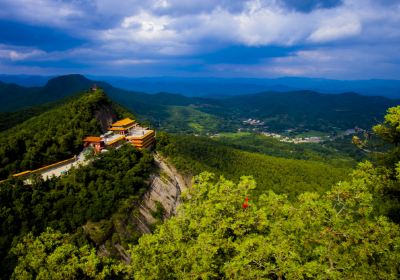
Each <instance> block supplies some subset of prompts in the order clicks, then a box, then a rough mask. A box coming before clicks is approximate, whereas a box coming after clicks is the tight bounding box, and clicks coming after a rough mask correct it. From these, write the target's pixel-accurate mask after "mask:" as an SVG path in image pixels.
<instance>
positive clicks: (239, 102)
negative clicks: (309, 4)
mask: <svg viewBox="0 0 400 280" xmlns="http://www.w3.org/2000/svg"><path fill="white" fill-rule="evenodd" d="M95 83H96V84H98V85H99V86H101V87H102V88H103V89H104V90H105V91H106V92H107V94H108V95H109V97H110V98H111V99H112V100H114V101H116V102H117V103H120V104H124V106H125V107H126V108H128V109H130V110H131V111H133V112H135V113H136V114H137V116H138V117H139V118H140V120H141V121H143V122H147V123H149V124H151V125H153V126H155V127H157V128H158V129H162V130H166V131H169V132H174V133H196V134H207V133H218V132H224V131H225V132H235V131H237V130H238V129H246V130H252V129H257V130H258V131H265V130H267V131H275V132H284V131H286V130H288V129H291V130H292V129H295V130H297V131H298V133H301V132H304V131H308V130H315V131H322V132H326V133H336V132H337V131H341V130H346V129H349V128H354V127H355V126H358V127H362V128H365V129H366V128H369V127H371V126H372V125H373V124H374V123H376V122H377V121H378V120H379V119H382V117H383V115H384V112H385V110H386V109H387V108H389V107H391V106H395V105H398V104H399V103H400V102H399V100H394V99H388V98H385V97H374V96H361V95H358V94H355V93H345V94H321V93H317V92H312V91H292V92H263V93H258V94H251V95H242V96H234V97H230V98H222V99H212V98H197V97H186V96H183V95H179V94H170V93H158V94H146V93H141V92H137V91H127V90H122V89H118V88H115V87H113V86H111V85H109V84H107V83H105V82H95V81H91V80H89V79H87V78H85V77H84V76H82V75H67V76H61V77H57V78H54V79H51V80H49V82H48V83H47V84H46V86H44V87H42V88H22V87H18V86H16V85H13V86H12V87H16V89H15V90H14V89H10V85H3V87H1V86H0V101H1V100H2V99H1V98H6V99H4V100H3V101H4V102H1V103H0V111H3V112H4V111H7V112H11V111H15V110H17V109H21V108H25V107H29V106H34V105H39V104H43V103H46V102H52V101H57V100H60V99H62V98H65V97H67V96H70V95H72V94H74V93H76V92H77V91H81V90H83V89H87V88H89V87H90V86H91V85H93V84H95ZM7 88H8V89H7ZM1 117H2V116H1V115H0V124H1ZM248 118H252V119H258V120H260V121H261V122H263V125H262V126H259V127H251V126H250V127H249V126H244V125H243V121H244V120H246V119H248Z"/></svg>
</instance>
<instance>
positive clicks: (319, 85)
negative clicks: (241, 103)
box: [0, 75, 400, 98]
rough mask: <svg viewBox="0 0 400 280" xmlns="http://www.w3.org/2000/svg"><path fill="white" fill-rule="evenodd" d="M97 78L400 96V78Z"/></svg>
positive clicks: (167, 88) (195, 90)
mask: <svg viewBox="0 0 400 280" xmlns="http://www.w3.org/2000/svg"><path fill="white" fill-rule="evenodd" d="M89 77H90V78H91V79H93V80H101V81H105V82H108V83H109V84H110V85H112V86H114V87H117V88H122V89H125V90H130V91H132V90H133V91H141V92H147V93H152V94H154V93H159V92H171V93H179V94H182V95H186V96H203V97H211V98H221V97H226V96H235V95H243V94H254V93H258V92H263V91H279V92H287V91H298V90H312V91H317V92H322V93H330V94H336V93H343V92H356V93H359V94H361V95H369V96H372V95H377V96H385V97H389V98H400V80H381V79H371V80H332V79H322V78H320V79H318V78H302V77H282V78H273V79H255V78H192V77H190V78H177V77H148V78H128V77H115V76H89ZM52 78H54V77H50V76H48V77H46V76H29V75H0V81H3V82H6V83H15V84H18V85H22V86H29V87H32V86H44V85H45V84H46V82H47V81H48V80H50V79H52Z"/></svg>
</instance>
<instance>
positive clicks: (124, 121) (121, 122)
mask: <svg viewBox="0 0 400 280" xmlns="http://www.w3.org/2000/svg"><path fill="white" fill-rule="evenodd" d="M133 123H135V121H134V120H132V119H130V118H125V119H122V120H119V121H117V122H115V123H113V124H112V125H111V126H127V125H130V124H133Z"/></svg>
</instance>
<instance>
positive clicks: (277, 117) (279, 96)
mask: <svg viewBox="0 0 400 280" xmlns="http://www.w3.org/2000/svg"><path fill="white" fill-rule="evenodd" d="M223 104H224V107H226V108H231V110H232V112H234V113H235V115H236V117H238V118H253V119H254V118H256V119H260V120H262V121H265V122H266V124H267V125H268V126H269V127H270V128H274V129H277V130H281V129H288V128H291V127H304V128H307V129H314V130H318V131H331V130H332V127H337V128H341V129H345V128H352V127H355V126H359V127H363V128H370V127H371V126H372V125H373V124H375V123H377V122H379V121H381V120H382V118H383V115H384V114H385V112H386V110H387V108H389V107H392V106H396V105H399V104H400V100H394V99H388V98H385V97H379V96H362V95H359V94H356V93H342V94H333V95H330V94H321V93H318V92H313V91H294V92H286V93H282V92H265V93H259V94H253V95H242V96H236V97H230V98H227V99H224V100H223ZM217 113H218V112H217Z"/></svg>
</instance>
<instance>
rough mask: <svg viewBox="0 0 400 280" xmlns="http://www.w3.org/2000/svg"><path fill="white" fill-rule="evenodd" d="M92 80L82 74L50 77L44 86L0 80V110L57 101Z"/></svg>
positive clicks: (88, 84) (86, 86)
mask: <svg viewBox="0 0 400 280" xmlns="http://www.w3.org/2000/svg"><path fill="white" fill-rule="evenodd" d="M92 85H93V81H90V80H88V79H86V78H85V77H84V76H82V75H78V74H76V75H67V76H60V77H56V78H53V79H50V80H49V81H48V82H47V83H46V85H45V86H44V87H33V88H29V87H21V86H18V85H15V84H5V83H1V82H0V112H11V111H16V110H19V109H22V108H26V107H30V106H34V105H40V104H43V103H47V102H52V101H57V100H60V99H62V98H65V97H68V96H70V95H72V94H75V93H77V92H79V91H83V90H87V89H88V88H90V86H92Z"/></svg>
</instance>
